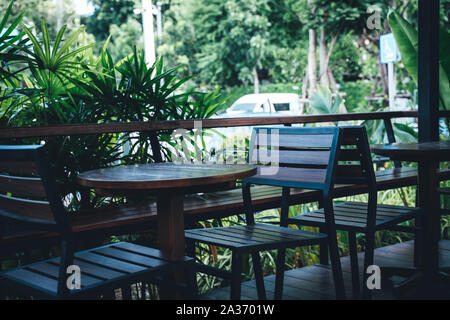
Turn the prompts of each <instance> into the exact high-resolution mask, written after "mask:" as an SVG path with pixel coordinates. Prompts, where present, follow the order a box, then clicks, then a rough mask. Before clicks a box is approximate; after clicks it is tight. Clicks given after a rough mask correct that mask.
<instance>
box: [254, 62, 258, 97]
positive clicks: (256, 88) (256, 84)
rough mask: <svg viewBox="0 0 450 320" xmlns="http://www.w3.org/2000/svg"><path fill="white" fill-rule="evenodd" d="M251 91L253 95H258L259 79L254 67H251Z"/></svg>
mask: <svg viewBox="0 0 450 320" xmlns="http://www.w3.org/2000/svg"><path fill="white" fill-rule="evenodd" d="M253 89H254V93H259V78H258V70H256V67H253Z"/></svg>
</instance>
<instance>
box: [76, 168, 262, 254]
mask: <svg viewBox="0 0 450 320" xmlns="http://www.w3.org/2000/svg"><path fill="white" fill-rule="evenodd" d="M255 173H256V167H255V166H252V165H247V164H232V165H225V164H176V163H154V164H138V165H129V166H118V167H112V168H105V169H98V170H92V171H86V172H83V173H80V174H79V175H78V183H79V184H80V185H82V186H84V187H88V188H93V189H101V190H106V191H110V192H111V193H112V194H120V193H123V194H125V195H126V194H133V193H136V192H138V191H139V192H143V191H144V192H145V193H147V192H148V193H149V194H154V195H156V198H157V221H158V244H159V249H160V250H161V251H162V252H163V254H164V255H165V257H166V258H168V259H171V260H179V259H182V258H183V257H184V256H185V240H184V214H183V213H184V208H183V198H184V195H185V194H189V193H191V194H192V193H197V192H205V191H206V190H207V191H215V190H217V189H223V188H225V187H230V184H234V183H235V182H236V180H238V179H243V178H247V177H250V176H252V175H254V174H255Z"/></svg>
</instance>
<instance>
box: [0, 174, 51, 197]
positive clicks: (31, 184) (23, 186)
mask: <svg viewBox="0 0 450 320" xmlns="http://www.w3.org/2000/svg"><path fill="white" fill-rule="evenodd" d="M0 191H2V192H9V193H12V194H18V195H22V196H36V197H45V196H46V192H45V189H44V185H43V184H42V180H41V178H28V177H16V176H8V175H2V174H0Z"/></svg>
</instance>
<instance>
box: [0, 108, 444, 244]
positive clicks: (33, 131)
mask: <svg viewBox="0 0 450 320" xmlns="http://www.w3.org/2000/svg"><path fill="white" fill-rule="evenodd" d="M440 116H441V117H449V116H450V112H440ZM405 117H417V112H416V111H401V112H372V113H352V114H334V115H307V116H295V117H257V118H234V119H205V120H202V126H203V128H217V127H238V126H254V125H277V124H278V125H279V124H282V125H287V126H290V125H292V124H299V123H314V122H334V121H357V120H360V121H361V120H377V119H378V120H383V121H384V124H385V128H386V132H387V135H388V139H389V141H390V142H395V137H394V132H393V127H392V123H391V119H392V118H405ZM195 126H196V124H195V121H194V120H174V121H156V122H134V123H133V122H131V123H113V124H112V123H105V124H80V125H63V126H49V127H20V128H3V129H0V140H1V139H3V140H5V139H7V140H8V139H14V140H15V141H16V142H17V139H19V138H30V137H43V138H45V137H51V136H71V135H89V134H103V133H122V132H136V131H141V132H144V131H145V132H150V133H151V134H150V140H151V146H152V153H153V154H154V158H155V160H156V161H162V160H163V159H162V156H161V152H160V146H159V141H158V132H159V131H164V130H166V131H167V130H174V129H179V128H182V129H193V128H195ZM396 166H397V168H395V169H390V170H381V171H377V172H376V177H377V186H378V190H388V189H393V188H399V187H405V186H412V185H416V184H417V169H415V168H402V167H400V164H399V163H396ZM439 178H440V179H441V180H447V179H450V170H441V171H440V173H439ZM338 190H339V192H340V193H339V195H340V196H348V195H355V194H359V193H364V192H366V189H365V187H364V186H361V185H340V186H339V187H338ZM317 198H318V194H317V192H314V191H311V190H293V191H292V196H291V201H292V204H303V203H308V202H314V201H316V200H317ZM252 199H253V201H254V203H255V210H258V211H261V210H266V209H272V208H278V207H280V203H281V189H280V188H276V187H267V186H259V187H255V188H252ZM242 209H243V201H242V192H241V189H232V190H226V191H218V192H213V193H205V194H203V195H198V196H195V197H190V198H188V199H186V201H185V219H186V220H185V221H186V225H188V226H190V225H192V223H194V222H195V221H201V220H207V219H213V218H224V217H228V216H232V215H236V214H241V213H242ZM155 216H156V204H155V203H148V204H142V205H136V206H115V207H108V208H100V209H92V210H87V211H84V212H83V214H80V215H76V216H73V217H72V219H73V220H74V221H73V222H74V227H73V229H74V232H75V233H76V234H77V235H78V236H79V237H83V239H84V238H86V239H87V238H89V237H91V236H95V235H98V236H105V235H119V234H127V233H134V232H140V231H144V230H149V229H152V228H153V227H154V224H155ZM8 233H9V232H8V230H6V231H5V232H4V233H3V236H2V238H1V239H0V251H3V252H5V251H7V252H12V251H14V250H15V248H16V247H17V246H19V245H20V243H22V242H24V241H26V242H29V243H30V244H31V245H32V246H34V247H39V246H42V243H48V244H51V243H55V241H57V240H58V239H57V238H56V237H55V235H54V234H51V233H46V234H43V233H38V234H37V233H30V232H29V231H26V230H24V231H23V232H22V233H21V235H20V236H14V237H10V236H8ZM16 233H17V231H16Z"/></svg>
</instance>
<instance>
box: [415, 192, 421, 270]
mask: <svg viewBox="0 0 450 320" xmlns="http://www.w3.org/2000/svg"><path fill="white" fill-rule="evenodd" d="M418 191H419V189H418V188H416V207H418V206H419V192H418ZM421 225H422V223H421V213H419V214H418V215H417V216H416V217H415V219H414V226H415V227H416V228H417V227H418V226H421ZM420 243H421V239H420V231H416V232H415V233H414V267H419V261H420V260H419V255H420Z"/></svg>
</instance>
